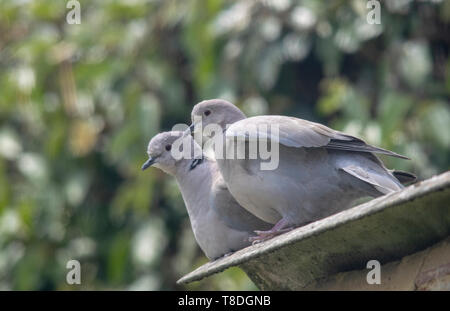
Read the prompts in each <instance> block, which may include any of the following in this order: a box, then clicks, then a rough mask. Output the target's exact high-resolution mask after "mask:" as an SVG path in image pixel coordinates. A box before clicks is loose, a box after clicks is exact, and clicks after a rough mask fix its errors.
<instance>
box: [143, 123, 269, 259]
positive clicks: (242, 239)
mask: <svg viewBox="0 0 450 311" xmlns="http://www.w3.org/2000/svg"><path fill="white" fill-rule="evenodd" d="M184 139H185V140H187V141H186V143H187V144H186V146H189V145H190V146H191V147H190V148H191V150H190V151H187V156H185V157H182V158H181V159H179V160H177V159H176V157H174V155H173V153H172V152H171V151H172V150H173V149H172V146H174V148H179V147H176V146H180V145H181V144H179V142H180V141H182V140H184ZM177 142H178V145H175V143H177ZM183 146H184V145H183ZM179 149H181V148H179ZM196 149H197V150H196ZM196 151H197V153H196V154H200V155H202V152H201V148H200V146H198V144H197V143H196V142H195V141H194V140H193V138H192V137H191V136H190V135H188V136H186V135H185V134H184V133H183V132H177V131H172V132H163V133H160V134H158V135H156V136H155V137H153V138H152V139H151V140H150V142H149V144H148V149H147V153H148V156H149V159H148V160H147V161H146V162H145V164H144V165H143V166H142V170H145V169H147V168H148V167H150V166H152V165H153V166H155V167H157V168H159V169H161V170H163V171H164V172H166V173H167V174H169V175H172V176H174V177H175V179H176V181H177V184H178V187H179V189H180V191H181V194H182V197H183V200H184V203H185V205H186V209H187V212H188V215H189V219H190V222H191V226H192V230H193V232H194V236H195V239H196V241H197V243H198V245H199V246H200V248H201V249H202V250H203V252H204V253H205V255H206V256H207V257H208V258H209V259H216V258H219V257H221V256H224V255H226V254H228V253H231V252H234V251H236V250H239V249H242V248H244V247H246V246H248V245H250V240H249V237H250V236H251V235H254V231H255V230H257V229H270V227H271V225H270V224H267V223H265V222H264V221H262V220H260V219H259V218H257V217H255V216H254V215H252V214H251V213H249V212H248V211H247V210H245V209H243V208H242V207H241V206H240V205H239V204H238V203H237V202H236V200H235V199H234V198H233V197H232V196H231V194H230V192H229V191H228V188H227V186H226V184H225V182H224V181H223V178H222V176H221V174H220V172H219V170H218V167H217V163H216V162H215V161H213V160H212V159H209V158H206V157H204V156H202V157H201V158H200V157H199V158H193V156H194V153H195V152H196ZM185 155H186V154H185Z"/></svg>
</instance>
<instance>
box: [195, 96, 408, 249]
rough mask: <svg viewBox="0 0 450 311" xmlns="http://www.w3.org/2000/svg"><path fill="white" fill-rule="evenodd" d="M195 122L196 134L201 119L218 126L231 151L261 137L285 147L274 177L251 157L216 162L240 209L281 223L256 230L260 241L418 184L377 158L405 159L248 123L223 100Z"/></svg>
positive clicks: (322, 134) (322, 133) (339, 137)
mask: <svg viewBox="0 0 450 311" xmlns="http://www.w3.org/2000/svg"><path fill="white" fill-rule="evenodd" d="M192 120H193V124H192V125H191V130H192V131H195V130H194V128H198V126H197V124H194V122H195V120H201V123H202V126H203V129H204V128H205V127H206V126H208V125H210V124H218V125H219V126H220V127H221V131H218V132H219V133H216V136H215V137H216V138H217V137H221V138H222V139H221V140H218V141H219V142H220V141H223V142H224V144H223V145H224V148H225V145H226V144H225V141H226V140H227V141H228V142H231V145H234V147H235V148H237V139H236V138H238V139H241V140H244V141H245V144H246V145H245V146H246V148H247V149H246V152H248V148H249V140H251V139H253V138H255V137H268V138H269V141H272V142H273V143H278V142H279V165H278V167H277V168H276V169H274V170H262V169H261V163H263V162H265V161H263V160H262V159H261V158H260V157H258V158H257V159H249V154H248V153H246V159H233V158H231V159H227V158H224V159H219V157H217V159H216V161H217V163H218V166H219V169H220V172H221V174H222V176H223V178H224V180H225V182H226V184H227V186H228V189H229V191H230V192H231V194H232V195H233V196H234V198H235V199H236V200H237V201H238V202H239V203H240V205H241V206H243V207H244V208H246V209H247V210H248V211H250V212H251V213H252V214H254V215H256V216H258V217H259V218H261V219H262V220H264V221H266V222H269V223H271V224H275V226H274V227H273V228H272V229H271V230H269V231H257V233H258V237H257V238H256V239H253V240H254V241H256V242H260V241H263V240H265V239H268V238H271V237H273V236H274V235H276V234H279V233H281V232H284V231H286V230H289V229H291V228H292V227H296V226H300V225H303V224H306V223H309V222H312V221H315V220H318V219H321V218H323V217H326V216H329V215H331V214H334V213H337V212H339V211H342V210H344V209H347V208H349V207H351V204H352V202H354V201H355V200H356V199H359V198H362V197H367V196H372V197H377V196H381V195H383V194H387V193H390V192H393V191H398V190H400V189H402V188H403V186H402V184H401V181H413V180H414V179H415V176H414V175H412V174H409V173H405V172H395V171H389V170H387V169H386V167H385V166H384V165H383V163H382V162H381V161H380V160H379V159H378V158H377V156H375V153H381V154H386V155H390V156H395V157H400V158H406V157H404V156H401V155H398V154H396V153H394V152H391V151H388V150H384V149H381V148H377V147H374V146H371V145H368V144H366V143H365V142H364V141H362V140H361V139H359V138H356V137H353V136H351V135H347V134H344V133H342V132H338V131H335V130H333V129H330V128H328V127H326V126H324V125H321V124H318V123H314V122H310V121H306V120H302V119H298V118H293V117H286V116H256V117H251V118H246V116H245V115H244V113H242V112H241V111H240V110H239V109H238V108H237V107H236V106H234V105H233V104H231V103H229V102H227V101H225V100H220V99H213V100H205V101H203V102H201V103H199V104H197V105H196V106H195V107H194V109H193V111H192ZM261 124H265V125H267V127H270V125H277V126H278V128H279V135H278V136H276V135H272V134H271V133H270V132H269V133H267V132H263V131H261V130H260V129H259V128H258V127H255V125H257V126H260V125H261ZM227 125H229V126H228V127H227ZM258 135H259V136H258ZM217 150H218V149H216V152H217ZM235 150H236V149H235ZM221 155H222V156H223V154H221ZM396 177H397V178H396Z"/></svg>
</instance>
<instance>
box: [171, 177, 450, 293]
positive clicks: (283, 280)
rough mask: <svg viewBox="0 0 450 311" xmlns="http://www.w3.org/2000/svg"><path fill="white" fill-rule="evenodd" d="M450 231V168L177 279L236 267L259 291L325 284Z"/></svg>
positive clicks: (424, 245)
mask: <svg viewBox="0 0 450 311" xmlns="http://www.w3.org/2000/svg"><path fill="white" fill-rule="evenodd" d="M449 235H450V172H446V173H444V174H441V175H439V176H435V177H433V178H430V179H428V180H426V181H422V182H419V183H416V184H414V185H412V186H409V187H407V188H406V189H404V190H403V191H401V192H397V193H392V194H390V195H387V196H384V197H381V198H377V199H374V200H372V201H370V202H367V203H365V204H361V205H359V206H356V207H354V208H352V209H349V210H347V211H343V212H341V213H339V214H336V215H333V216H330V217H327V218H325V219H322V220H320V221H317V222H314V223H311V224H309V225H306V226H304V227H301V228H297V229H295V230H292V231H290V232H288V233H285V234H283V235H281V236H279V237H276V238H274V239H271V240H269V241H267V242H265V243H261V244H258V245H255V246H251V247H247V248H245V249H243V250H240V251H238V252H236V253H234V254H232V255H230V256H228V257H225V258H221V259H218V260H216V261H214V262H210V263H208V264H205V265H203V266H201V267H199V268H198V269H196V270H195V271H193V272H191V273H189V274H188V275H186V276H184V277H183V278H181V279H180V280H179V281H178V282H179V283H189V282H192V281H197V280H200V279H202V278H204V277H207V276H209V275H211V274H213V273H217V272H220V271H223V270H225V269H227V268H229V267H232V266H239V267H240V268H242V269H243V270H244V271H245V272H246V273H247V275H248V276H249V277H250V278H251V279H252V280H253V281H254V283H255V284H256V285H257V286H258V287H259V288H260V289H262V290H283V289H286V290H304V289H312V287H313V286H316V285H318V284H322V286H324V284H326V281H325V283H320V281H321V280H322V281H323V280H327V279H328V278H330V276H333V275H337V274H338V273H341V272H345V271H352V270H362V269H365V268H366V263H367V262H368V261H369V260H372V259H376V260H378V261H380V262H381V263H382V264H384V263H388V262H391V261H395V260H398V259H401V258H403V257H404V256H407V255H411V254H413V253H416V252H418V251H422V250H424V249H426V248H427V247H430V246H432V245H433V244H435V243H438V242H439V241H441V240H443V239H445V238H446V237H448V236H449ZM411 258H413V257H411ZM411 258H409V259H405V260H413V259H411ZM429 260H432V259H429ZM405 269H406V268H405ZM408 269H413V271H412V272H411V273H413V272H417V271H423V272H426V270H421V269H419V268H416V270H414V269H415V268H414V265H409V266H408ZM418 269H419V270H418ZM442 269H444V270H445V269H446V268H445V267H444V268H442ZM366 271H367V270H366ZM430 273H432V272H430ZM440 275H441V274H440ZM442 275H444V277H445V273H444V274H442ZM431 279H433V278H431ZM414 281H415V279H414ZM429 282H431V281H430V279H428V283H426V284H429ZM440 282H441V281H440ZM423 284H425V283H423ZM423 284H422V285H423ZM422 285H419V286H418V288H420V286H422ZM429 286H432V285H430V284H429ZM436 286H438V285H436Z"/></svg>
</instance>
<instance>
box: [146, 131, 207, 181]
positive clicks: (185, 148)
mask: <svg viewBox="0 0 450 311" xmlns="http://www.w3.org/2000/svg"><path fill="white" fill-rule="evenodd" d="M147 154H148V157H149V158H148V160H147V161H146V162H145V163H144V165H143V166H142V170H145V169H147V168H148V167H150V166H154V167H157V168H159V169H161V170H162V171H164V172H166V173H167V174H170V175H175V174H176V173H177V170H178V169H179V168H180V167H182V166H183V164H184V165H185V166H188V165H189V163H191V162H192V161H193V160H194V159H195V158H199V157H201V155H202V152H201V148H200V147H199V146H198V145H197V143H195V141H194V139H193V138H192V136H190V135H185V133H184V132H179V131H172V132H163V133H159V134H157V135H156V136H155V137H153V138H152V139H151V140H150V142H149V144H148V148H147Z"/></svg>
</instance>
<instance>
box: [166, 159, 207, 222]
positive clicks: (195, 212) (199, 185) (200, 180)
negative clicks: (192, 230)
mask: <svg viewBox="0 0 450 311" xmlns="http://www.w3.org/2000/svg"><path fill="white" fill-rule="evenodd" d="M184 162H185V163H183V167H179V170H178V171H177V173H176V174H175V179H176V181H177V183H178V187H179V188H180V192H181V195H182V197H183V200H184V203H185V205H186V209H187V212H188V215H189V219H190V221H191V223H192V224H193V225H195V223H196V219H198V216H199V215H200V214H205V213H207V211H208V209H209V196H210V192H211V186H212V176H211V171H210V170H209V164H210V163H209V160H207V159H203V161H202V163H201V164H198V165H197V166H196V167H195V169H191V166H192V163H191V162H192V161H184Z"/></svg>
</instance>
